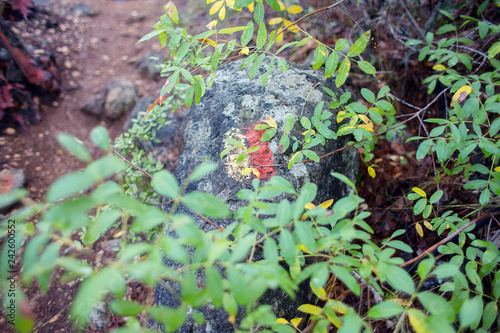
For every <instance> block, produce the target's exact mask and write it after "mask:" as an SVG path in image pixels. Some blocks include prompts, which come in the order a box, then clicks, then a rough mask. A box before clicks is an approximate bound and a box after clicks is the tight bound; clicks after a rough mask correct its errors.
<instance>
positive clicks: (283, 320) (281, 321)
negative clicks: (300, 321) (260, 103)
mask: <svg viewBox="0 0 500 333" xmlns="http://www.w3.org/2000/svg"><path fill="white" fill-rule="evenodd" d="M276 323H277V324H285V325H288V324H290V323H289V322H288V320H286V319H285V318H278V319H276Z"/></svg>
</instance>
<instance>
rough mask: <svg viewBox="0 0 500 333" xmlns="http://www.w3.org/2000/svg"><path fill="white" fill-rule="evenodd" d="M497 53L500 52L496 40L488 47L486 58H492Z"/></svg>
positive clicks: (499, 46) (499, 44)
mask: <svg viewBox="0 0 500 333" xmlns="http://www.w3.org/2000/svg"><path fill="white" fill-rule="evenodd" d="M498 53H500V42H496V43H495V44H493V45H492V46H491V47H490V48H489V49H488V59H492V58H494V57H495V56H496V55H497V54H498Z"/></svg>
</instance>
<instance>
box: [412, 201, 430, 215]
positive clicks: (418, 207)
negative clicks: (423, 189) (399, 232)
mask: <svg viewBox="0 0 500 333" xmlns="http://www.w3.org/2000/svg"><path fill="white" fill-rule="evenodd" d="M426 205H427V199H425V198H421V199H419V200H418V201H417V202H416V203H415V206H413V214H414V215H415V216H417V215H419V214H421V213H422V212H423V211H424V209H425V206H426Z"/></svg>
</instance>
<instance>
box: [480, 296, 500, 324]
mask: <svg viewBox="0 0 500 333" xmlns="http://www.w3.org/2000/svg"><path fill="white" fill-rule="evenodd" d="M496 303H497V302H495V301H491V302H489V303H488V304H487V305H486V306H485V307H484V312H483V327H485V328H486V329H489V328H490V327H491V325H493V323H494V322H495V319H497V316H498V307H497V304H496Z"/></svg>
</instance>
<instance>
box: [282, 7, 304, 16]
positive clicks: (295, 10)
mask: <svg viewBox="0 0 500 333" xmlns="http://www.w3.org/2000/svg"><path fill="white" fill-rule="evenodd" d="M303 10H304V9H302V7H300V6H297V5H294V6H290V7H288V8H287V9H286V11H287V12H289V13H290V14H298V13H301V12H302V11H303Z"/></svg>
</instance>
